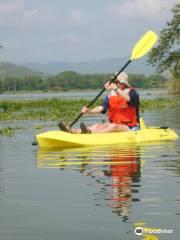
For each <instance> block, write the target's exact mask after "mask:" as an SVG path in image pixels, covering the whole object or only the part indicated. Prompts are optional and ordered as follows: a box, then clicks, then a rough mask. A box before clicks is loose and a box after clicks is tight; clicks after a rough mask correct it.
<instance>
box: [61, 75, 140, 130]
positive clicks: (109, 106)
mask: <svg viewBox="0 0 180 240" xmlns="http://www.w3.org/2000/svg"><path fill="white" fill-rule="evenodd" d="M105 88H106V89H107V90H109V94H108V95H107V96H106V97H105V98H104V101H103V103H102V105H101V106H97V107H94V108H93V109H89V108H87V107H86V106H85V107H83V108H82V113H83V114H91V113H93V114H96V113H102V114H106V113H107V115H108V119H109V123H101V124H94V125H92V126H88V127H87V126H86V125H85V124H84V123H81V124H80V129H76V130H71V129H70V128H69V127H68V126H66V125H65V124H64V123H63V122H60V123H59V128H60V129H61V130H63V131H66V132H71V133H110V132H125V131H129V130H131V131H132V130H133V131H136V130H139V129H140V124H139V119H140V115H139V94H138V92H137V91H136V90H135V89H134V88H132V87H131V86H130V84H129V82H128V75H127V74H126V73H125V72H121V73H120V74H119V75H118V77H117V79H116V80H115V81H114V82H113V83H110V82H107V83H105Z"/></svg>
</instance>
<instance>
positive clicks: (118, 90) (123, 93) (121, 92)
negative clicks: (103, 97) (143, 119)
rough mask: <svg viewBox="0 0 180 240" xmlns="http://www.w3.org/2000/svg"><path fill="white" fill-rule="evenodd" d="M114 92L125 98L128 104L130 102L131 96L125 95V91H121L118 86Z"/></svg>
mask: <svg viewBox="0 0 180 240" xmlns="http://www.w3.org/2000/svg"><path fill="white" fill-rule="evenodd" d="M114 90H115V91H116V93H117V94H118V95H121V97H122V98H124V99H125V100H126V101H127V102H129V101H130V96H129V94H127V93H125V92H124V91H122V90H121V89H120V88H118V87H117V86H116V88H115V89H114Z"/></svg>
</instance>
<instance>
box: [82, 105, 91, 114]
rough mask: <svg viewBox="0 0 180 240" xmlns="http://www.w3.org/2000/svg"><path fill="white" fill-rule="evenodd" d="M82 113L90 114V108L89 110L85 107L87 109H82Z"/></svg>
mask: <svg viewBox="0 0 180 240" xmlns="http://www.w3.org/2000/svg"><path fill="white" fill-rule="evenodd" d="M81 112H82V113H89V112H90V110H89V108H87V107H86V106H85V107H83V108H82V110H81Z"/></svg>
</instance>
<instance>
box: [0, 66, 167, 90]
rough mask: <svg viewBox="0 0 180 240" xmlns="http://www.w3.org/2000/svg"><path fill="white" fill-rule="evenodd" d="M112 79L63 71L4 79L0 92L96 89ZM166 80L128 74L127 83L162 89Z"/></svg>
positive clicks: (0, 84)
mask: <svg viewBox="0 0 180 240" xmlns="http://www.w3.org/2000/svg"><path fill="white" fill-rule="evenodd" d="M111 77H112V74H83V75H81V74H79V73H76V72H74V71H65V72H62V73H60V74H58V75H55V76H50V77H49V78H47V79H42V78H41V77H40V76H28V77H24V78H22V79H18V78H5V79H2V80H0V92H1V93H2V92H5V91H31V90H32V91H33V90H41V91H49V90H62V91H67V90H74V89H79V90H81V89H98V88H102V86H103V85H104V83H105V82H106V81H108V80H110V78H111ZM166 81H167V79H166V78H165V77H163V76H160V75H151V76H145V75H143V74H142V75H140V74H130V75H129V82H130V84H131V85H132V86H133V87H136V88H159V87H163V86H164V85H165V83H166Z"/></svg>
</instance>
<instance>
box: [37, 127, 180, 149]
mask: <svg viewBox="0 0 180 240" xmlns="http://www.w3.org/2000/svg"><path fill="white" fill-rule="evenodd" d="M178 138H179V137H178V135H177V134H176V132H175V131H173V130H171V129H170V128H153V127H152V128H145V129H142V130H139V131H128V132H115V133H95V134H72V133H67V132H63V131H48V132H45V133H41V134H38V135H36V139H37V142H38V145H39V146H40V147H41V148H69V147H85V146H98V145H113V144H123V143H133V142H136V143H140V142H147V141H165V140H175V139H178Z"/></svg>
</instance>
